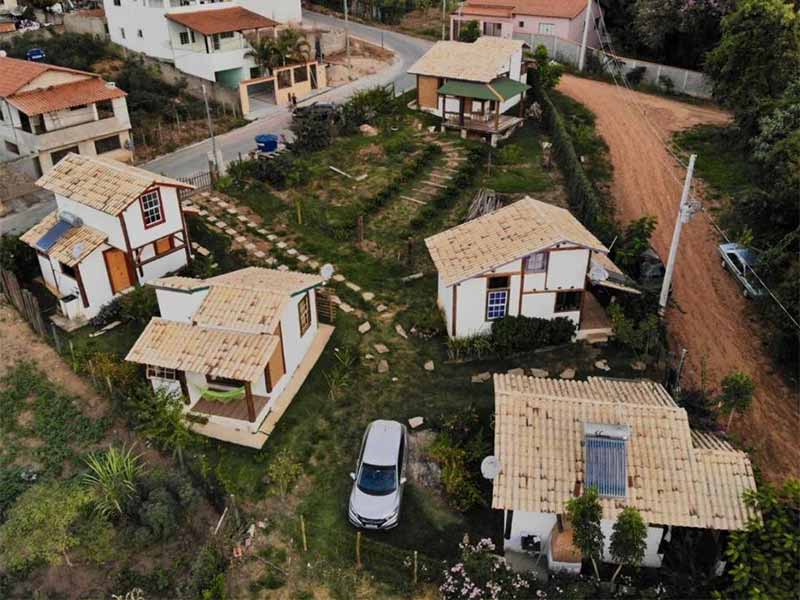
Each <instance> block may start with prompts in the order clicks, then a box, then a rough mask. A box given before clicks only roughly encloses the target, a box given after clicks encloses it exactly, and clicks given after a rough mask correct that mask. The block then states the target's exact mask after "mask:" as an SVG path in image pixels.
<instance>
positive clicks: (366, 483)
mask: <svg viewBox="0 0 800 600" xmlns="http://www.w3.org/2000/svg"><path fill="white" fill-rule="evenodd" d="M394 475H395V467H378V466H375V465H367V464H365V465H364V466H363V467H361V475H360V477H359V478H358V489H360V490H361V491H362V492H364V493H365V494H370V495H372V496H385V495H386V494H391V493H392V492H393V491H394V490H395V488H396V481H395V476H394Z"/></svg>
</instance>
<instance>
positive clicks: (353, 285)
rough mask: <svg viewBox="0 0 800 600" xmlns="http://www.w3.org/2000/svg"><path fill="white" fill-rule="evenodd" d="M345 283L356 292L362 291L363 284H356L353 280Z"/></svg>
mask: <svg viewBox="0 0 800 600" xmlns="http://www.w3.org/2000/svg"><path fill="white" fill-rule="evenodd" d="M345 285H346V286H347V287H348V288H350V289H351V290H353V291H354V292H360V291H361V286H358V285H356V284H355V283H353V282H352V281H348V282H347V283H345Z"/></svg>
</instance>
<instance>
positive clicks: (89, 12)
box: [77, 8, 106, 18]
mask: <svg viewBox="0 0 800 600" xmlns="http://www.w3.org/2000/svg"><path fill="white" fill-rule="evenodd" d="M77 14H79V15H80V16H82V17H95V18H97V17H105V16H106V11H105V10H103V9H102V8H85V9H83V10H79V11H78V12H77Z"/></svg>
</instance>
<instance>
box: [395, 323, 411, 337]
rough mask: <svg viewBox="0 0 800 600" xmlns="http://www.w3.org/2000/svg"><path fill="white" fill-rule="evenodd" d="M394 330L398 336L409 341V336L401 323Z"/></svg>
mask: <svg viewBox="0 0 800 600" xmlns="http://www.w3.org/2000/svg"><path fill="white" fill-rule="evenodd" d="M394 330H395V331H396V332H397V335H399V336H400V337H401V338H403V339H404V340H407V339H408V334H407V333H406V330H405V329H403V326H402V325H400V324H399V323H398V324H397V325H395V326H394Z"/></svg>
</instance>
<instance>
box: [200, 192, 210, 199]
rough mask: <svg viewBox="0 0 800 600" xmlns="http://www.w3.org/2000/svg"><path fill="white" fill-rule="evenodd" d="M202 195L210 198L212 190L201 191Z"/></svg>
mask: <svg viewBox="0 0 800 600" xmlns="http://www.w3.org/2000/svg"><path fill="white" fill-rule="evenodd" d="M200 195H201V196H202V197H203V198H208V197H209V196H210V195H211V192H200Z"/></svg>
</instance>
